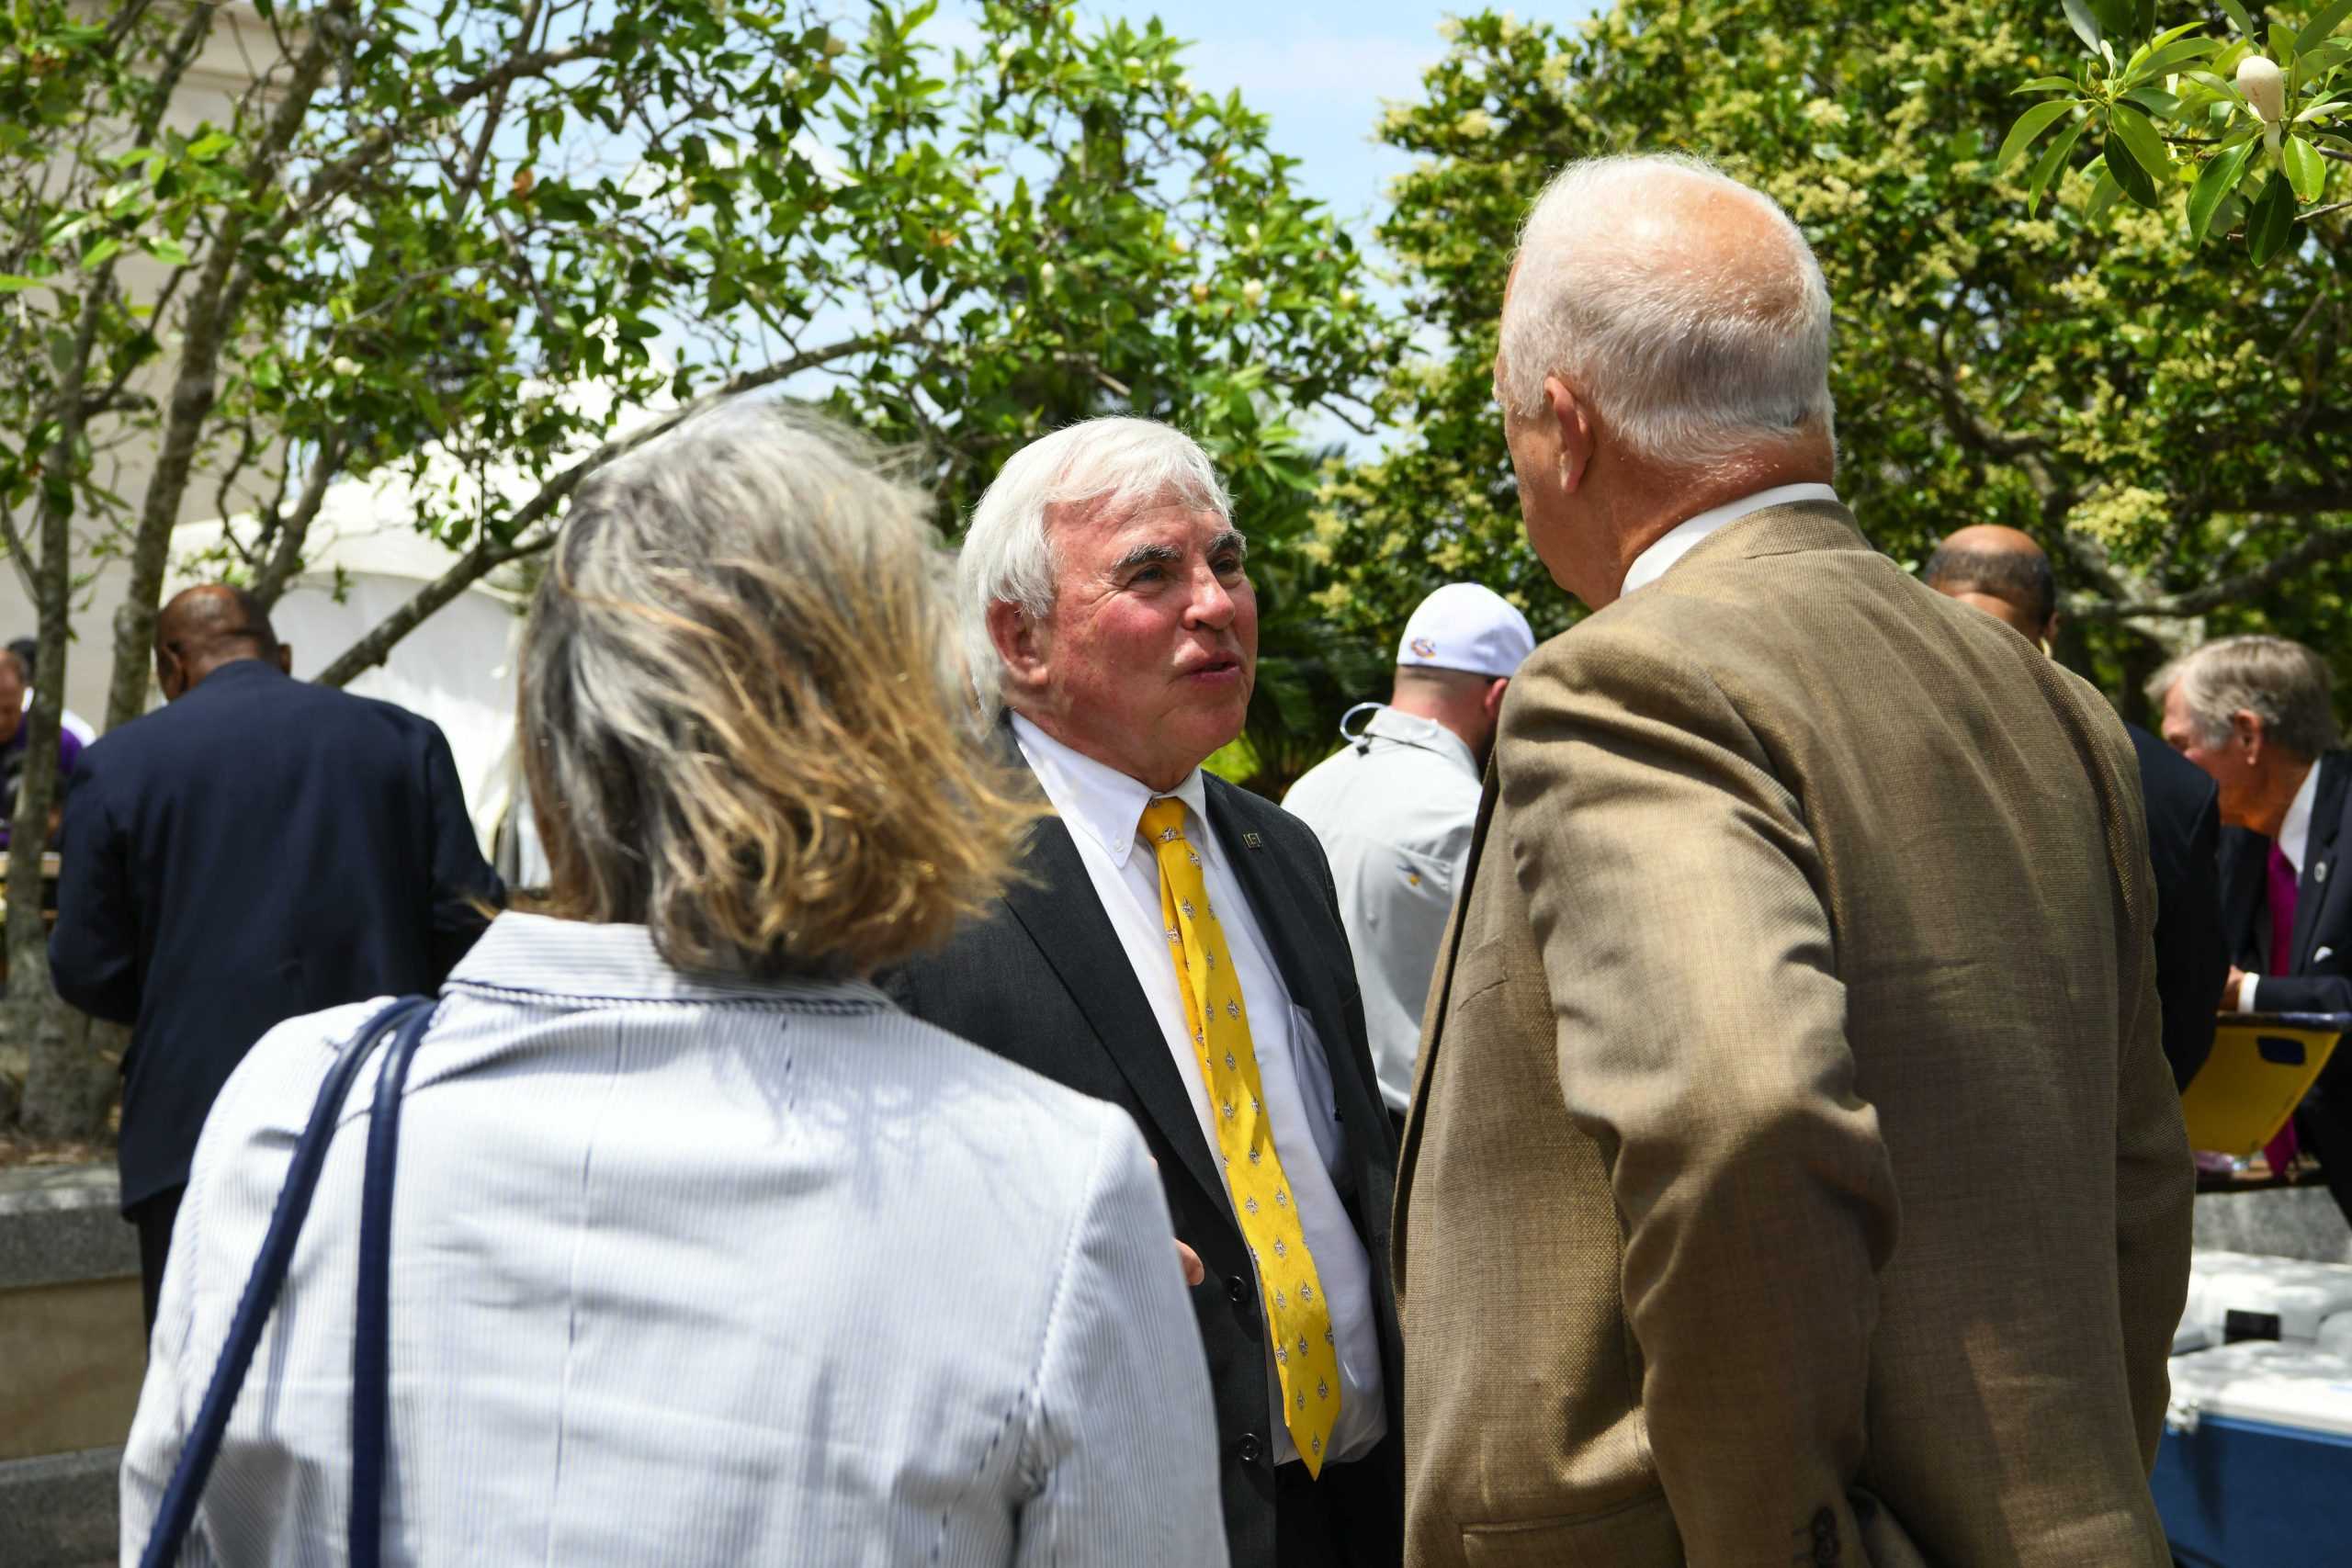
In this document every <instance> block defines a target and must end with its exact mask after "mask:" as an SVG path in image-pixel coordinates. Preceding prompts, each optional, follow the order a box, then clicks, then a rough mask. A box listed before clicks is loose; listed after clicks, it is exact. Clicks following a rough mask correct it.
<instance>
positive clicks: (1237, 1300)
mask: <svg viewBox="0 0 2352 1568" xmlns="http://www.w3.org/2000/svg"><path fill="white" fill-rule="evenodd" d="M1225 1294H1226V1299H1227V1301H1230V1302H1231V1303H1233V1304H1234V1305H1235V1306H1239V1305H1241V1304H1242V1303H1245V1302H1247V1301H1248V1300H1249V1299H1250V1284H1249V1281H1248V1280H1244V1279H1242V1277H1241V1276H1240V1275H1238V1274H1236V1275H1234V1276H1232V1277H1231V1278H1230V1279H1228V1280H1226V1282H1225Z"/></svg>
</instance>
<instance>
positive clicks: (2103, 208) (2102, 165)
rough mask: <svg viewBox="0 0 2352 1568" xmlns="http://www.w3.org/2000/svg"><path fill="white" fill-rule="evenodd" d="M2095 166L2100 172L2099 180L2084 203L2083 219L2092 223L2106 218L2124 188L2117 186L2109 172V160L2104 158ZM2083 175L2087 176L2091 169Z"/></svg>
mask: <svg viewBox="0 0 2352 1568" xmlns="http://www.w3.org/2000/svg"><path fill="white" fill-rule="evenodd" d="M2094 166H2095V167H2097V168H2098V181H2097V182H2096V183H2094V184H2093V185H2092V186H2091V194H2090V199H2089V200H2088V201H2086V202H2085V203H2083V218H2084V220H2086V221H2087V222H2092V223H2096V222H2098V220H2100V219H2102V218H2104V217H2106V216H2107V209H2109V208H2110V207H2113V206H2114V205H2115V204H2116V202H2117V201H2118V200H2119V199H2120V198H2121V197H2122V195H2123V187H2122V186H2120V185H2118V184H2116V183H2115V176H2114V175H2112V174H2110V173H2109V172H2108V167H2107V160H2105V159H2104V158H2102V159H2100V160H2099V161H2098V164H2096V165H2094ZM2083 173H2085V174H2086V175H2087V174H2089V173H2090V169H2088V168H2086V169H2085V170H2084V171H2083Z"/></svg>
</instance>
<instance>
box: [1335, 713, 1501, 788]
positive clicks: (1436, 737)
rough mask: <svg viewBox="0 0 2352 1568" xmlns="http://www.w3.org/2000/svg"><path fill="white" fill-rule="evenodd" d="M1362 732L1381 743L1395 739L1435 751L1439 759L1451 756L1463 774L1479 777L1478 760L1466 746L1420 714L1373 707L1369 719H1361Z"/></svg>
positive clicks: (1444, 728) (1443, 727)
mask: <svg viewBox="0 0 2352 1568" xmlns="http://www.w3.org/2000/svg"><path fill="white" fill-rule="evenodd" d="M1363 733H1364V734H1366V735H1377V736H1379V737H1380V738H1381V739H1384V740H1397V741H1401V742H1403V743H1404V744H1405V745H1408V746H1418V747H1419V748H1420V749H1421V750H1424V751H1434V752H1436V753H1437V754H1438V755H1439V756H1441V757H1450V758H1452V759H1453V761H1457V762H1459V763H1461V764H1462V769H1463V772H1464V773H1468V774H1469V775H1470V776H1471V777H1472V778H1476V777H1477V776H1478V759H1477V758H1476V757H1474V756H1472V755H1471V754H1470V747H1469V744H1468V743H1467V742H1466V741H1464V739H1462V737H1460V736H1459V735H1456V734H1454V733H1453V731H1452V730H1451V729H1448V728H1446V727H1445V726H1443V725H1442V724H1440V723H1439V722H1438V721H1437V720H1435V719H1433V718H1423V717H1422V716H1420V715H1419V714H1412V713H1399V712H1398V711H1397V709H1395V708H1392V707H1389V706H1387V705H1385V704H1384V705H1381V706H1379V707H1376V708H1374V710H1373V714H1372V716H1371V717H1370V718H1368V719H1366V720H1364V726H1363Z"/></svg>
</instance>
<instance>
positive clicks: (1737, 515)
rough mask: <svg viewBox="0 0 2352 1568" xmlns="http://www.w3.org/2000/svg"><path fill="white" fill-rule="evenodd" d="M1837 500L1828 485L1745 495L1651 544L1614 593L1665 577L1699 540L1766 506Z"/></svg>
mask: <svg viewBox="0 0 2352 1568" xmlns="http://www.w3.org/2000/svg"><path fill="white" fill-rule="evenodd" d="M1837 499H1838V491H1836V490H1835V489H1834V488H1833V487H1831V486H1829V485H1816V484H1803V485H1775V486H1773V487H1772V488H1771V489H1770V490H1759V491H1757V492H1756V493H1755V494H1754V495H1745V496H1742V497H1740V498H1739V499H1738V500H1737V501H1734V502H1725V503H1724V505H1722V506H1717V507H1713V508H1710V509H1709V510H1707V511H1705V512H1702V513H1699V515H1698V516H1696V517H1689V518H1685V519H1684V520H1683V521H1681V522H1679V523H1677V524H1676V525H1674V526H1673V527H1672V528H1671V529H1669V530H1668V531H1667V532H1666V533H1665V534H1664V535H1662V536H1660V537H1659V538H1657V540H1656V541H1654V542H1653V543H1652V544H1651V546H1650V547H1649V548H1648V549H1645V550H1644V551H1643V552H1642V553H1641V554H1640V555H1637V556H1635V557H1634V564H1633V565H1632V566H1630V567H1628V568H1626V569H1625V585H1624V586H1623V588H1620V589H1619V590H1618V591H1617V596H1618V597H1619V598H1621V599H1622V598H1623V597H1624V596H1625V595H1626V594H1628V593H1631V592H1634V590H1635V589H1637V588H1647V587H1648V586H1649V585H1650V584H1651V583H1653V582H1656V581H1657V580H1658V579H1659V578H1661V577H1664V576H1665V575H1666V570H1667V568H1668V567H1670V566H1672V565H1673V564H1674V563H1675V562H1676V561H1679V560H1680V559H1681V558H1683V557H1684V556H1686V555H1689V554H1690V553H1691V547H1693V546H1695V545H1696V544H1698V542H1699V541H1700V540H1702V539H1703V538H1705V537H1706V536H1708V535H1710V534H1712V533H1713V532H1714V531H1715V530H1716V529H1718V528H1722V527H1725V526H1727V525H1731V524H1734V523H1736V522H1738V521H1739V520H1740V519H1741V518H1743V517H1746V516H1747V515H1748V514H1750V513H1757V512H1761V511H1763V510H1764V509H1765V508H1766V507H1768V506H1791V505H1793V504H1795V503H1796V502H1800V501H1831V502H1834V501H1836V500H1837Z"/></svg>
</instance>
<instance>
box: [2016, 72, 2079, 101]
mask: <svg viewBox="0 0 2352 1568" xmlns="http://www.w3.org/2000/svg"><path fill="white" fill-rule="evenodd" d="M2074 90H2075V79H2074V78H2073V77H2072V76H2036V77H2035V78H2034V79H2033V80H2032V81H2030V82H2028V83H2027V84H2026V85H2024V86H2022V87H2012V88H2010V89H2009V96H2011V97H2013V98H2014V97H2016V96H2018V94H2019V93H2071V92H2073V91H2074Z"/></svg>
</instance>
